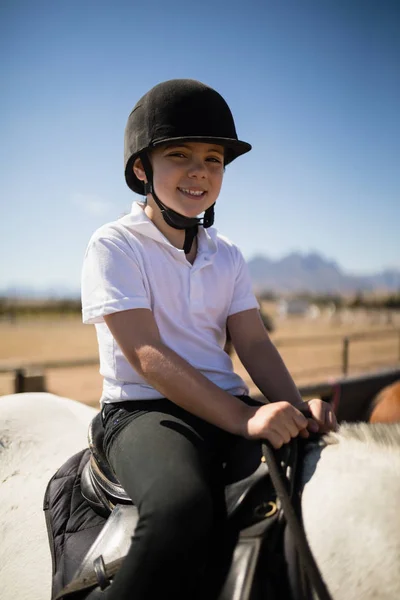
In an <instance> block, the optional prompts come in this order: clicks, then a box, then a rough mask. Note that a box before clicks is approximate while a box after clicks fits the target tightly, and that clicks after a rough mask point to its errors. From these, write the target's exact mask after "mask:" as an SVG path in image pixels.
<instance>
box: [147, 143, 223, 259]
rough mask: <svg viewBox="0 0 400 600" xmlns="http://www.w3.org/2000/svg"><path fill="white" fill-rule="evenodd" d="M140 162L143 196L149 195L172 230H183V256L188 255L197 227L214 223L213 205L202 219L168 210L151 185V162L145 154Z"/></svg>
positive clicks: (209, 225)
mask: <svg viewBox="0 0 400 600" xmlns="http://www.w3.org/2000/svg"><path fill="white" fill-rule="evenodd" d="M140 158H141V161H142V164H143V169H144V172H145V174H146V177H147V182H146V183H145V184H144V192H145V194H146V195H147V194H151V195H152V196H153V198H154V202H155V203H156V204H157V206H158V208H159V209H160V211H161V214H162V216H163V219H164V221H165V222H166V223H167V225H169V226H170V227H173V228H174V229H184V230H185V242H184V244H183V250H184V252H185V254H188V253H189V252H190V250H191V248H192V244H193V240H194V238H195V237H196V235H197V231H198V228H199V225H203V227H204V228H207V227H211V225H212V224H213V223H214V204H215V202H214V204H213V205H212V206H210V207H209V208H207V210H206V211H205V213H204V217H202V218H201V217H200V218H199V217H185V215H181V214H180V213H178V212H176V211H175V210H173V209H172V208H168V206H165V204H163V203H162V202H161V200H160V199H159V198H158V197H157V194H156V193H155V191H154V183H153V168H152V166H151V162H150V160H149V157H148V156H147V154H146V153H143V154H142V155H141V156H140Z"/></svg>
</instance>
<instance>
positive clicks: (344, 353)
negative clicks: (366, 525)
mask: <svg viewBox="0 0 400 600" xmlns="http://www.w3.org/2000/svg"><path fill="white" fill-rule="evenodd" d="M389 337H391V338H393V337H395V338H397V340H398V344H397V352H396V356H395V357H394V358H393V361H391V362H392V364H391V366H394V364H393V363H395V364H399V365H400V329H393V330H382V331H375V332H364V333H354V334H350V335H346V336H343V335H331V336H307V337H294V338H284V339H279V338H277V339H275V340H274V344H275V345H276V346H277V348H279V349H280V348H288V347H292V348H293V347H302V348H304V347H305V346H312V345H313V346H326V345H337V344H341V375H342V376H343V377H347V375H348V374H349V369H350V366H351V364H350V347H351V345H353V344H355V343H360V342H364V341H366V340H371V339H372V340H374V341H375V340H377V339H383V338H389ZM98 364H99V360H98V358H97V357H96V358H86V359H77V360H62V361H60V360H49V361H41V362H38V363H35V362H29V363H28V362H26V363H18V364H10V363H7V364H3V365H1V364H0V374H2V373H14V392H15V393H21V392H28V391H46V389H47V387H46V378H45V371H46V370H47V369H58V368H70V367H88V366H93V365H98ZM373 365H375V366H380V367H383V366H385V364H381V365H377V364H376V361H374V362H373V363H365V364H358V365H357V367H358V368H361V367H365V368H367V367H370V366H373ZM386 366H387V362H386ZM325 368H326V369H328V368H329V367H328V366H326V367H325ZM323 371H324V368H322V367H318V368H317V369H308V370H307V374H310V375H311V374H312V373H314V374H315V372H323ZM305 373H306V372H305V371H301V372H300V373H295V372H292V375H293V377H295V378H296V376H297V375H304V374H305Z"/></svg>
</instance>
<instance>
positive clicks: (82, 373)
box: [0, 303, 400, 406]
mask: <svg viewBox="0 0 400 600" xmlns="http://www.w3.org/2000/svg"><path fill="white" fill-rule="evenodd" d="M263 309H264V310H265V311H266V312H267V313H268V314H269V315H270V316H271V317H272V318H273V319H274V324H275V331H274V332H273V333H272V335H271V337H272V339H273V340H274V342H275V343H276V344H277V346H278V348H279V351H280V352H281V354H282V356H283V358H284V360H285V362H286V364H287V366H288V368H289V370H290V371H291V373H292V375H293V377H294V379H295V381H296V383H297V384H298V385H301V384H305V383H310V382H313V381H314V382H315V381H324V380H326V379H328V378H330V377H336V376H339V375H340V374H341V356H342V343H341V338H342V337H344V336H346V335H352V334H355V333H361V332H368V333H371V334H373V333H374V332H375V333H377V332H381V331H387V332H388V336H387V337H377V338H376V339H375V340H374V339H373V338H368V339H366V340H359V341H353V342H351V344H350V355H349V358H350V360H349V365H350V368H349V373H350V374H355V373H361V372H367V371H372V370H376V369H379V368H384V367H391V366H395V365H399V362H400V334H399V333H397V335H396V334H395V332H396V331H397V332H399V331H400V313H399V312H398V313H395V314H394V313H392V315H391V317H390V318H389V317H388V314H385V313H382V314H367V313H366V312H365V311H358V312H356V313H350V312H349V311H347V312H345V313H342V314H341V315H334V316H333V317H330V318H329V316H328V315H324V313H322V314H321V315H320V316H319V317H317V318H314V319H310V318H307V317H289V318H286V319H280V318H279V317H278V315H277V313H276V307H275V305H274V304H270V303H266V304H265V305H263ZM331 336H336V337H337V341H336V342H335V343H329V344H328V343H324V340H326V339H327V338H328V337H331ZM294 338H298V340H299V341H300V342H301V343H300V345H297V346H296V345H293V344H292V343H290V345H287V344H288V343H289V341H291V340H293V339H294ZM303 338H313V339H314V340H322V343H315V344H305V343H303V341H302V339H303ZM96 355H97V340H96V334H95V328H94V327H93V326H88V325H82V323H81V321H80V319H79V318H78V317H63V318H61V317H60V318H57V319H54V318H53V319H50V318H48V317H42V318H37V319H36V320H26V319H21V320H20V321H17V322H16V323H7V322H0V366H7V365H20V364H29V363H40V362H42V361H52V360H54V361H56V360H60V361H62V360H74V359H90V358H94V357H96ZM233 361H234V366H235V369H236V370H237V372H238V373H239V374H240V375H241V376H242V377H243V378H244V379H245V380H246V382H247V383H248V385H249V386H250V390H251V393H253V394H255V395H257V393H258V390H257V389H256V388H255V386H254V385H253V384H252V382H251V381H250V380H249V377H248V375H247V374H246V372H245V370H244V368H243V367H242V365H241V364H240V362H239V360H238V358H237V357H236V356H234V357H233ZM45 375H46V382H47V388H48V391H50V392H53V393H55V394H58V395H61V396H66V397H69V398H74V399H75V400H79V401H81V402H84V403H86V404H90V405H93V406H97V404H98V400H99V397H100V393H101V376H100V375H99V373H98V366H97V365H96V366H90V367H73V368H52V369H47V370H46V372H45ZM13 378H14V375H13V374H12V373H8V374H4V373H3V374H0V395H4V394H10V393H13V391H14V388H13V386H14V379H13Z"/></svg>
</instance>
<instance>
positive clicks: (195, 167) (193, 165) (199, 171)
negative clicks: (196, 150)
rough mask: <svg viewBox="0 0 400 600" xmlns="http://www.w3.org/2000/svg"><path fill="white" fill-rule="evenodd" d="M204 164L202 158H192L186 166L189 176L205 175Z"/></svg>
mask: <svg viewBox="0 0 400 600" xmlns="http://www.w3.org/2000/svg"><path fill="white" fill-rule="evenodd" d="M205 174H206V165H205V164H204V161H203V160H200V159H198V160H196V159H193V160H192V161H191V162H190V165H189V167H188V175H189V177H205Z"/></svg>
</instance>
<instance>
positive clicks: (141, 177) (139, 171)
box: [132, 158, 147, 183]
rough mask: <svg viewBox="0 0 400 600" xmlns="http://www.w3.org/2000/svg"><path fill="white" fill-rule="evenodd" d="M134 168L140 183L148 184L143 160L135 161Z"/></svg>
mask: <svg viewBox="0 0 400 600" xmlns="http://www.w3.org/2000/svg"><path fill="white" fill-rule="evenodd" d="M132 168H133V172H134V173H135V175H136V177H137V178H138V179H139V181H144V182H145V183H147V177H146V173H145V172H144V169H143V164H142V160H141V159H140V158H137V159H136V160H135V162H134V163H133V167H132Z"/></svg>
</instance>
